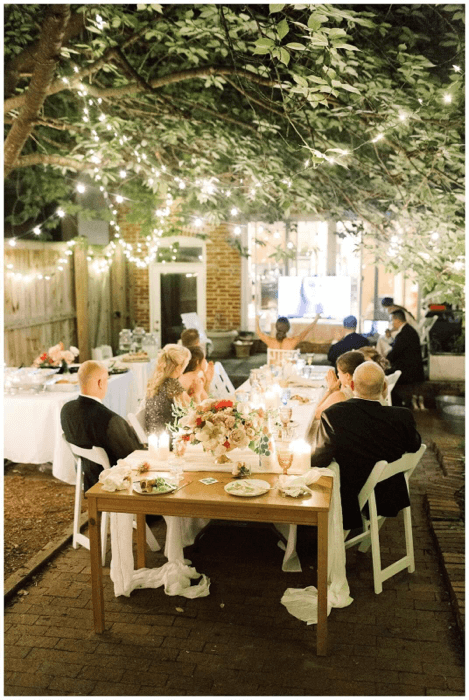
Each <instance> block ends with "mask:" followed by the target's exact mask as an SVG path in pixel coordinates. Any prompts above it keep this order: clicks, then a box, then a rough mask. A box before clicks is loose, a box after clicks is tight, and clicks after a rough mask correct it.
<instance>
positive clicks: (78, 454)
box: [62, 433, 161, 566]
mask: <svg viewBox="0 0 469 700" xmlns="http://www.w3.org/2000/svg"><path fill="white" fill-rule="evenodd" d="M62 439H63V441H64V442H65V444H66V445H67V446H68V448H69V449H70V451H71V453H72V455H73V456H74V458H75V466H76V470H77V479H76V484H75V510H74V514H73V539H72V546H73V548H74V549H78V545H81V546H82V547H85V548H86V549H89V548H90V539H89V537H88V536H87V535H83V534H82V533H81V532H80V515H81V504H82V499H83V467H82V463H81V460H82V457H84V458H86V459H89V460H90V461H91V462H95V464H100V465H101V466H102V467H103V469H110V468H111V467H110V464H109V459H108V456H107V454H106V451H105V450H104V449H103V448H102V447H92V448H91V449H84V448H83V447H78V446H77V445H73V444H72V443H71V442H68V441H67V440H66V439H65V435H64V434H63V433H62ZM109 515H110V514H109V513H103V514H102V518H101V564H102V566H104V563H105V561H106V542H107V536H108V534H109V522H110V521H109ZM134 527H136V523H135V522H134ZM146 540H147V544H148V546H149V547H150V549H151V551H152V552H157V551H158V550H160V549H161V547H160V545H159V544H158V540H157V539H156V538H155V536H154V534H153V533H152V531H151V530H150V528H149V527H148V525H146Z"/></svg>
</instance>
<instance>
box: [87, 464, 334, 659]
mask: <svg viewBox="0 0 469 700" xmlns="http://www.w3.org/2000/svg"><path fill="white" fill-rule="evenodd" d="M195 476H196V478H195V479H194V480H193V481H192V482H191V483H190V484H188V485H187V486H185V487H184V488H183V489H181V490H180V491H177V492H175V493H173V494H167V495H161V496H160V495H159V496H144V495H140V494H137V493H134V492H131V491H130V490H127V491H116V492H114V493H109V492H107V491H103V489H102V487H101V485H100V484H96V485H95V486H93V487H92V488H91V489H90V490H89V491H87V494H86V496H87V499H88V513H89V537H90V554H91V587H92V602H93V618H94V629H95V632H97V633H101V632H103V631H104V597H103V579H102V567H101V541H100V530H101V513H102V512H113V513H134V514H136V515H137V568H143V567H145V549H146V542H145V514H147V513H148V514H153V515H176V516H186V517H193V518H212V519H215V520H217V519H218V520H237V521H240V520H241V521H243V520H245V521H252V522H263V523H272V522H275V523H293V524H297V525H317V528H318V567H317V589H318V624H317V638H316V642H317V645H316V651H317V654H318V655H319V656H325V655H326V653H327V546H328V514H329V508H330V502H331V495H332V478H331V477H328V476H323V477H321V478H320V479H319V481H317V482H316V483H315V484H312V486H311V487H310V488H311V489H312V491H313V494H312V495H311V496H310V497H309V498H298V499H296V498H286V497H283V496H281V495H280V492H279V491H278V490H277V489H274V490H272V491H269V492H268V493H266V494H264V495H262V496H257V497H256V498H244V497H235V496H230V495H229V494H227V493H226V491H224V488H223V487H224V485H225V484H227V483H228V482H229V481H231V480H232V476H231V475H230V474H224V473H217V474H216V478H217V479H218V483H216V484H211V485H210V486H206V485H204V484H201V483H200V482H199V479H204V478H206V477H210V476H214V474H213V472H196V473H195ZM256 478H260V479H264V480H265V481H268V482H269V483H271V484H273V483H275V482H276V480H277V479H278V475H277V474H258V475H256Z"/></svg>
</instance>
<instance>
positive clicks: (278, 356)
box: [267, 348, 297, 365]
mask: <svg viewBox="0 0 469 700" xmlns="http://www.w3.org/2000/svg"><path fill="white" fill-rule="evenodd" d="M296 352H297V351H296V350H278V349H277V348H267V364H268V365H281V364H282V360H286V361H287V362H289V361H290V360H293V359H294V357H295V354H296Z"/></svg>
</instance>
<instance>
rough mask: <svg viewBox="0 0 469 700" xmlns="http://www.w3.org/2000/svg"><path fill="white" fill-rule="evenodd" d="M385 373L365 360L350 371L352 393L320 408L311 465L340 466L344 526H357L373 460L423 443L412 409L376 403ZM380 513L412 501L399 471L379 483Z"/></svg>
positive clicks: (392, 512)
mask: <svg viewBox="0 0 469 700" xmlns="http://www.w3.org/2000/svg"><path fill="white" fill-rule="evenodd" d="M384 380H385V376H384V372H383V370H382V369H381V367H380V366H379V365H377V364H376V363H375V362H363V364H361V365H360V366H359V367H357V369H356V370H355V372H354V373H353V380H352V382H351V387H352V390H353V393H354V398H353V399H349V400H348V401H342V402H341V403H336V404H334V405H333V406H330V407H329V408H327V409H326V410H325V411H323V413H322V416H321V423H320V425H319V432H318V438H317V447H316V450H315V452H314V454H313V455H312V456H311V466H312V467H327V466H328V465H329V464H330V463H331V461H332V460H333V459H335V460H336V462H337V463H338V464H339V467H340V497H341V501H342V515H343V527H344V530H351V529H353V528H356V527H361V524H362V521H361V516H360V508H359V505H358V494H359V493H360V490H361V488H362V486H363V485H364V484H365V481H366V480H367V478H368V476H369V475H370V473H371V472H372V470H373V467H374V466H375V464H376V462H379V461H380V460H383V459H384V460H386V461H387V462H394V461H395V460H397V459H399V458H400V457H402V455H403V454H404V453H405V452H417V450H418V449H419V447H420V444H421V442H422V440H421V438H420V435H419V433H418V432H417V429H416V426H415V420H414V417H413V415H412V412H411V411H409V409H407V408H400V407H396V406H383V405H382V404H381V402H380V398H381V395H382V394H381V392H382V391H383V385H384ZM375 493H376V503H377V509H378V514H379V515H383V516H385V517H392V516H395V515H397V513H398V512H399V511H400V510H401V509H402V508H406V507H407V506H408V505H410V501H409V494H408V490H407V484H406V481H405V477H404V475H403V474H396V475H395V476H392V477H391V478H390V479H386V480H385V481H382V482H381V483H379V484H377V486H376V489H375Z"/></svg>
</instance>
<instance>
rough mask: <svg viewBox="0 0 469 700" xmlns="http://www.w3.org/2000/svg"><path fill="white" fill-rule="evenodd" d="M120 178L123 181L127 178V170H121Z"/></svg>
mask: <svg viewBox="0 0 469 700" xmlns="http://www.w3.org/2000/svg"><path fill="white" fill-rule="evenodd" d="M119 176H120V177H121V178H122V179H123V178H124V177H127V172H126V171H125V170H119Z"/></svg>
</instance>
